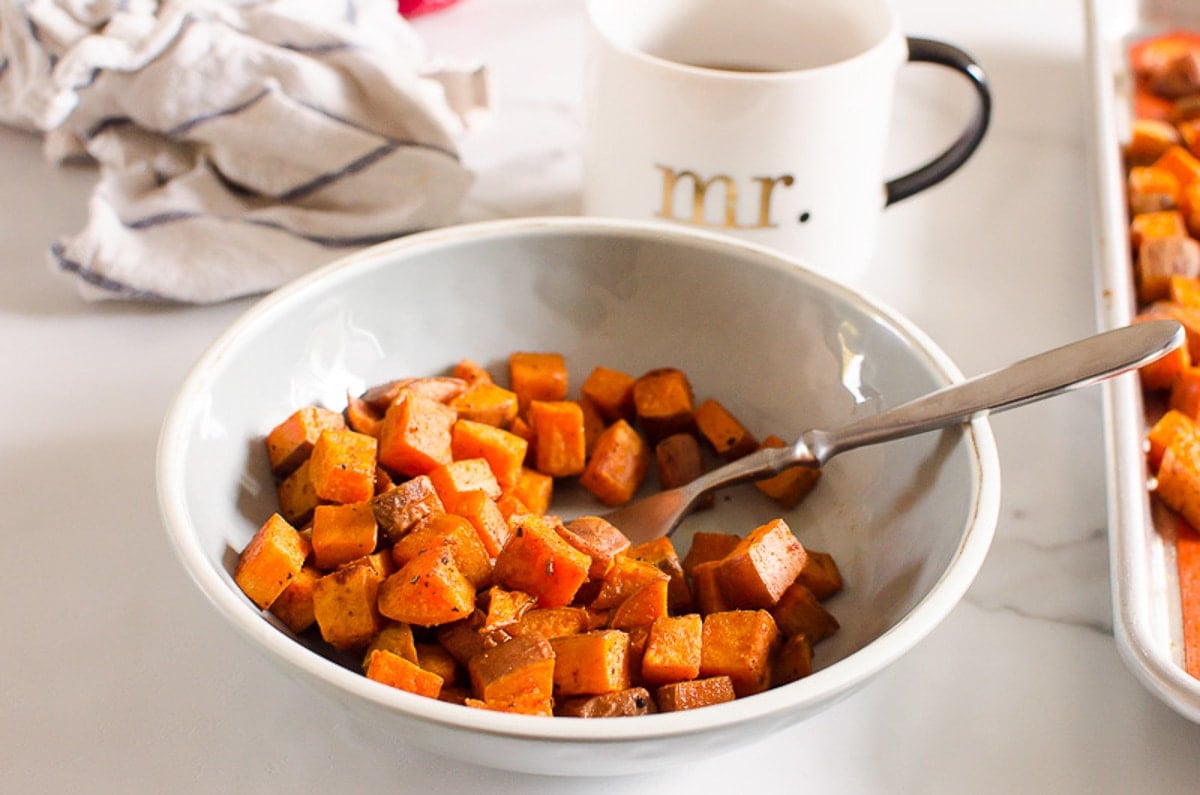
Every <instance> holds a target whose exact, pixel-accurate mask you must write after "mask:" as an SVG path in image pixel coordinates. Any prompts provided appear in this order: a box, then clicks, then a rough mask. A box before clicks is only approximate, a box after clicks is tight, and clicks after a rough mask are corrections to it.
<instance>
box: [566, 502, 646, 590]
mask: <svg viewBox="0 0 1200 795" xmlns="http://www.w3.org/2000/svg"><path fill="white" fill-rule="evenodd" d="M558 532H559V535H561V536H562V537H563V538H565V539H566V540H567V543H568V544H570V545H571V546H573V547H575V548H576V549H578V550H579V551H581V552H584V553H586V554H587V556H588V557H589V558H591V559H592V563H591V566H589V567H588V577H589V578H591V579H593V580H595V579H600V578H602V577H603V576H604V575H605V573H606V572H607V571H608V570H609V568H611V567H612V564H613V560H614V559H615V558H616V557H617V555H620V554H621V553H622V552H624V551H625V550H627V549H629V538H628V537H626V535H625V534H624V533H622V532H621V531H620V530H618V529H617V528H616V527H614V526H613V524H612V523H611V522H609V521H608V520H607V519H604V518H602V517H599V516H580V517H578V518H575V519H572V520H571V521H569V522H567V523H566V524H565V525H562V526H561V528H560V529H559V531H558Z"/></svg>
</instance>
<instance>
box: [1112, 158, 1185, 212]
mask: <svg viewBox="0 0 1200 795" xmlns="http://www.w3.org/2000/svg"><path fill="white" fill-rule="evenodd" d="M1125 185H1126V188H1127V189H1128V192H1129V201H1130V203H1131V204H1136V202H1137V200H1138V198H1139V197H1143V196H1166V197H1167V198H1168V199H1170V201H1171V203H1172V204H1176V203H1178V201H1179V178H1178V177H1176V176H1175V174H1174V173H1172V172H1171V171H1168V170H1167V169H1165V168H1160V167H1156V166H1132V167H1131V168H1130V169H1129V175H1128V177H1127V178H1126V181H1125Z"/></svg>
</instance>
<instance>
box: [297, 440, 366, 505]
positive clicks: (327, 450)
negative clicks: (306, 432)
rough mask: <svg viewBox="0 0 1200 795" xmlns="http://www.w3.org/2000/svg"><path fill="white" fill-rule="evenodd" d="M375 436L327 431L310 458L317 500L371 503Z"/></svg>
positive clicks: (310, 472) (310, 471) (310, 474)
mask: <svg viewBox="0 0 1200 795" xmlns="http://www.w3.org/2000/svg"><path fill="white" fill-rule="evenodd" d="M375 451H376V440H375V437H374V436H367V435H366V434H363V433H358V432H356V431H352V430H349V429H348V428H342V429H339V428H326V429H325V430H323V431H321V435H320V436H318V437H317V441H316V444H314V445H313V451H312V456H311V457H310V458H309V477H310V478H312V484H313V489H314V490H315V491H316V493H317V497H319V498H320V499H322V500H326V501H329V502H338V503H347V502H362V501H363V500H369V499H371V497H372V496H373V495H374V494H375Z"/></svg>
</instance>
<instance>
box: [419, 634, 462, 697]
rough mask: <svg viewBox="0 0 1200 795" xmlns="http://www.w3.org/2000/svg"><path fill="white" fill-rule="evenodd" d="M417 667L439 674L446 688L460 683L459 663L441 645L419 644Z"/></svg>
mask: <svg viewBox="0 0 1200 795" xmlns="http://www.w3.org/2000/svg"><path fill="white" fill-rule="evenodd" d="M417 665H419V666H421V667H422V668H423V669H425V670H426V671H429V672H430V673H433V674H437V676H438V677H440V678H441V680H442V686H443V687H446V686H449V685H453V684H455V683H457V682H458V671H459V666H458V661H457V660H455V659H454V657H453V656H452V655H451V654H450V652H448V651H446V649H445V648H443V647H442V645H441V644H439V643H418V644H417Z"/></svg>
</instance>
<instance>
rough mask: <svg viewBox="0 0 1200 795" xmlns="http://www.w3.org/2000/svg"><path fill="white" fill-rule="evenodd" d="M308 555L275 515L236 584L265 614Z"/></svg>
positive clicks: (241, 562)
mask: <svg viewBox="0 0 1200 795" xmlns="http://www.w3.org/2000/svg"><path fill="white" fill-rule="evenodd" d="M309 551H310V547H309V543H308V541H306V540H305V539H304V538H303V537H302V536H301V535H300V534H299V533H298V532H296V528H294V527H292V526H291V525H290V524H288V522H287V520H285V519H284V518H283V517H282V516H280V515H279V514H277V513H276V514H272V515H271V516H270V518H268V519H267V521H265V522H264V523H263V524H262V525H261V526H260V527H259V528H258V530H257V531H255V533H254V536H253V537H252V538H251V539H250V543H249V544H247V545H246V547H245V548H244V549H243V550H242V552H241V555H239V556H238V564H237V568H236V569H235V570H234V573H233V580H234V582H236V583H237V584H238V587H239V588H241V589H242V591H243V592H244V593H245V594H246V596H248V597H250V601H252V602H254V604H256V605H258V606H259V608H261V609H263V610H266V609H267V608H268V607H270V606H271V604H272V603H273V602H274V601H275V600H276V599H277V598H279V595H280V594H281V593H283V591H284V589H285V588H287V587H288V585H289V584H290V583H291V582H292V580H293V579H295V578H296V576H297V575H299V574H300V569H301V567H302V566H303V565H304V559H305V558H307V557H308V553H309ZM581 554H582V553H581Z"/></svg>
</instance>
